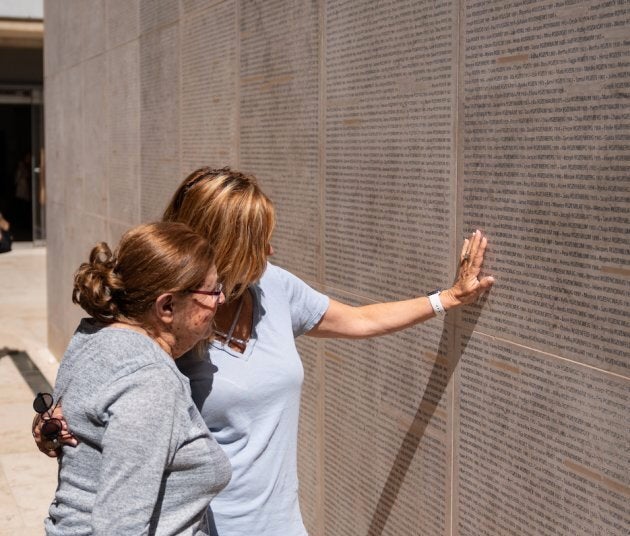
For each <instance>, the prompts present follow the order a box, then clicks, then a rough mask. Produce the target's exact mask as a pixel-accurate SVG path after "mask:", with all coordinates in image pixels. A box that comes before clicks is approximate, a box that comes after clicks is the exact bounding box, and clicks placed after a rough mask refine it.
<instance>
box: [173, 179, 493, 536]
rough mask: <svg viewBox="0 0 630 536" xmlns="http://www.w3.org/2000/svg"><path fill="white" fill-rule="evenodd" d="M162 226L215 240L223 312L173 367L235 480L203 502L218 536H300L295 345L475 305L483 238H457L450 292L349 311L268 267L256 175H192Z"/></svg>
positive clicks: (266, 220) (271, 216) (269, 225)
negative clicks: (197, 346)
mask: <svg viewBox="0 0 630 536" xmlns="http://www.w3.org/2000/svg"><path fill="white" fill-rule="evenodd" d="M164 220H167V221H179V222H183V223H186V224H188V225H189V226H191V227H192V228H193V229H195V230H197V231H198V232H199V233H201V234H203V235H204V236H211V237H213V243H214V244H215V253H216V255H217V260H216V263H217V271H218V273H219V277H220V279H221V280H222V281H223V284H224V290H225V293H226V297H227V299H226V303H225V305H224V306H223V307H222V308H221V309H220V310H219V311H218V312H217V315H216V318H215V324H216V328H215V340H214V341H213V342H212V343H211V345H210V348H209V352H208V354H207V355H206V356H205V358H204V359H198V358H196V357H195V356H193V355H187V356H184V357H183V358H182V359H180V360H178V363H177V364H178V367H179V368H180V370H181V371H182V372H183V373H184V374H186V375H187V376H188V377H189V378H190V381H191V389H192V394H193V397H194V399H195V402H196V403H197V405H198V407H199V408H200V409H201V414H202V416H203V418H204V421H205V423H206V424H207V426H208V428H209V429H210V431H211V432H212V434H213V436H214V437H215V439H216V440H217V442H218V443H219V444H220V445H221V447H222V448H223V449H224V450H225V452H226V453H227V455H228V457H229V459H230V462H231V464H232V469H233V476H232V480H231V481H230V483H229V485H228V486H227V487H226V488H225V489H224V490H223V491H222V492H221V493H220V494H219V495H218V496H217V498H216V499H215V500H214V501H213V503H212V511H213V513H214V520H215V522H216V534H218V535H219V536H241V535H248V536H249V535H251V534H256V535H257V536H277V535H279V534H281V535H283V536H304V535H306V529H305V528H304V524H303V523H302V517H301V514H300V507H299V503H298V482H297V453H296V449H297V429H298V417H299V404H300V393H301V387H302V381H303V376H304V372H303V368H302V363H301V361H300V357H299V355H298V352H297V349H296V347H295V338H296V337H297V336H299V335H302V334H306V335H309V336H313V337H348V338H350V337H352V338H366V337H373V336H377V335H384V334H387V333H392V332H395V331H398V330H401V329H404V328H407V327H410V326H413V325H415V324H418V323H420V322H424V321H425V320H427V319H429V318H432V317H434V316H435V315H442V314H444V313H445V312H446V311H448V310H451V309H453V308H455V307H458V306H460V305H462V304H465V303H471V302H473V301H474V300H476V299H477V298H478V297H479V296H480V295H481V293H483V292H484V291H486V290H488V289H489V288H490V287H491V286H492V284H493V282H494V280H493V278H492V277H483V278H481V279H480V278H479V273H480V270H481V265H482V263H483V257H484V252H485V249H486V245H487V240H486V238H485V237H484V236H482V234H481V233H480V232H479V231H475V232H474V233H473V234H472V236H471V237H470V239H467V240H465V241H464V245H463V247H462V250H461V255H460V269H459V274H458V278H457V280H456V282H455V284H454V285H453V286H452V287H450V288H448V289H446V290H444V291H442V292H440V293H434V294H432V295H431V296H422V297H418V298H413V299H409V300H403V301H398V302H390V303H380V304H371V305H366V306H361V307H352V306H350V305H346V304H343V303H340V302H338V301H336V300H333V299H330V298H328V297H327V296H325V295H324V294H322V293H320V292H318V291H316V290H314V289H312V288H311V287H310V286H308V285H307V284H306V283H304V282H303V281H301V280H300V279H299V278H297V277H295V276H294V275H292V274H291V273H289V272H287V271H286V270H283V269H281V268H279V267H277V266H274V265H273V264H271V263H269V262H268V258H269V256H271V255H272V253H273V248H272V247H271V237H272V233H273V229H274V225H275V212H274V208H273V205H272V203H271V201H270V200H269V198H267V196H266V195H265V194H264V193H263V192H262V190H261V189H260V187H259V186H258V184H257V181H256V179H255V178H254V177H252V176H250V175H245V174H242V173H239V172H237V171H233V170H230V169H229V168H223V169H216V170H213V169H210V168H201V169H199V170H197V171H195V172H193V173H192V174H191V175H189V176H188V177H187V178H186V179H185V180H184V182H183V183H182V184H181V185H180V186H179V188H178V189H177V190H176V192H175V194H174V195H173V198H172V199H171V201H170V203H169V205H168V207H167V209H166V211H165V213H164Z"/></svg>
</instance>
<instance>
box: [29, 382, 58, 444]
mask: <svg viewBox="0 0 630 536" xmlns="http://www.w3.org/2000/svg"><path fill="white" fill-rule="evenodd" d="M56 407H57V404H55V406H54V407H53V397H52V395H51V394H50V393H37V396H36V397H35V400H33V409H34V410H35V412H36V413H39V415H40V416H41V418H42V420H43V423H42V427H41V430H40V433H41V435H42V436H44V437H45V438H46V439H48V440H49V441H56V440H57V438H58V437H59V434H61V421H60V420H59V419H57V418H55V417H53V416H52V412H53V411H54V410H55V408H56Z"/></svg>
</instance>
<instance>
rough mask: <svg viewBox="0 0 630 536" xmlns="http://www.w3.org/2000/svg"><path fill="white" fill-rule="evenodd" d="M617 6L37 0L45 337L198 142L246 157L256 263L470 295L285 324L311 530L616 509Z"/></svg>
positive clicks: (621, 355)
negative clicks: (300, 386)
mask: <svg viewBox="0 0 630 536" xmlns="http://www.w3.org/2000/svg"><path fill="white" fill-rule="evenodd" d="M629 57H630V6H629V5H628V4H627V3H626V2H620V1H610V2H608V1H597V2H595V1H573V0H571V1H569V0H559V1H551V0H533V1H528V2H523V1H520V0H501V1H498V0H491V1H488V0H468V1H464V0H445V1H442V2H434V1H429V0H407V1H404V0H399V1H393V0H383V1H376V0H373V1H359V0H353V1H348V0H338V1H324V0H292V1H289V0H265V1H237V0H225V1H210V0H205V1H204V0H180V1H177V0H63V1H61V0H47V1H46V4H45V83H46V90H45V91H46V93H45V98H46V151H47V162H46V165H47V180H48V199H47V204H48V229H49V232H48V236H49V238H48V281H49V290H48V303H49V313H50V314H49V341H50V346H51V348H52V349H53V351H54V352H55V353H56V354H58V355H60V354H61V353H62V351H63V348H64V346H65V344H66V343H67V341H68V338H69V336H70V335H71V333H72V330H73V329H74V326H75V325H76V322H77V319H78V317H79V316H80V313H79V311H78V308H76V307H75V306H73V305H72V304H71V301H70V290H71V284H72V273H73V270H74V269H75V268H76V267H77V266H78V264H79V263H80V262H82V261H83V260H84V258H85V257H86V255H87V252H88V251H89V248H90V246H91V245H92V244H93V243H94V242H96V241H98V240H103V239H105V240H107V241H110V242H113V243H115V242H116V241H117V239H118V237H119V236H120V234H121V233H122V232H123V231H124V230H125V229H126V228H128V227H129V226H131V225H134V224H136V223H140V222H142V221H148V220H153V219H157V218H159V216H160V214H161V211H162V210H163V208H164V206H165V204H166V202H167V200H168V198H169V196H170V194H171V193H172V191H173V190H174V188H175V186H176V185H177V184H178V183H179V182H180V181H181V179H182V178H183V177H184V176H185V175H186V174H187V173H188V172H190V171H192V170H193V169H195V168H196V167H199V166H200V165H211V166H223V165H231V166H234V167H238V168H241V169H244V170H246V171H251V172H253V173H255V174H256V175H257V176H258V177H259V178H260V180H261V182H262V184H263V186H264V188H265V190H266V191H267V192H268V193H269V194H270V196H271V198H272V199H273V200H274V202H275V204H276V206H277V209H278V215H279V220H278V228H277V231H276V234H275V237H274V241H273V243H274V248H275V250H276V252H277V255H276V257H275V258H274V260H275V262H277V263H278V264H280V265H282V266H284V267H286V268H288V269H290V270H291V271H293V272H294V273H296V274H297V275H299V276H300V277H302V278H303V279H305V280H306V281H308V282H309V283H310V284H311V285H313V286H314V287H316V288H318V289H320V290H322V291H323V292H326V293H328V294H329V295H331V296H333V297H335V298H337V299H340V300H343V301H346V302H349V303H355V304H363V303H371V302H375V301H382V300H393V299H402V298H406V297H409V296H412V295H417V294H423V293H425V292H427V291H429V290H432V289H434V288H437V287H444V286H447V285H448V284H449V282H450V281H451V280H452V279H453V278H454V276H455V269H456V266H455V263H454V259H455V257H456V253H457V251H458V249H459V247H460V244H461V242H462V239H463V237H464V236H465V235H467V234H468V233H470V232H471V231H472V230H474V229H475V228H481V229H483V230H484V231H485V232H486V233H487V234H488V235H489V237H490V240H491V249H490V251H489V254H488V259H487V263H486V270H487V272H489V273H493V274H494V275H495V276H496V278H497V283H496V285H495V288H494V289H493V291H492V292H491V294H490V295H489V296H488V297H487V298H486V299H484V300H483V302H481V303H478V304H475V305H473V306H470V307H467V308H466V309H465V310H463V311H460V312H457V313H455V314H449V315H448V316H447V318H446V319H445V320H444V321H440V320H431V321H429V322H427V323H426V324H424V325H422V326H418V327H416V328H413V329H410V330H408V331H406V332H403V333H399V334H395V335H391V336H387V337H383V338H380V339H374V340H369V341H345V340H343V341H321V340H311V339H308V338H306V337H304V338H302V340H301V341H300V348H301V353H302V357H303V361H304V366H305V369H306V383H305V387H304V392H303V399H302V406H303V407H302V419H301V425H300V449H299V452H300V458H299V464H300V482H301V489H300V493H301V505H302V511H303V515H304V518H305V522H306V524H307V527H308V529H309V532H310V534H312V535H319V536H323V535H326V536H336V535H348V536H356V535H369V536H377V535H378V536H380V535H385V534H388V535H396V536H402V535H405V536H406V535H416V534H417V535H421V534H422V535H430V536H434V535H448V536H464V535H470V536H479V535H492V536H495V535H510V536H512V535H522V534H528V535H546V534H550V535H551V534H554V535H556V534H561V535H566V536H576V535H578V536H587V535H589V536H590V535H592V534H606V535H622V534H628V532H630V509H629V507H628V504H630V503H629V501H628V497H629V495H630V476H629V475H630V472H629V470H628V468H629V467H630V451H629V450H628V444H630V417H629V415H630V411H629V395H630V381H629V380H630V378H629V376H630V374H629V367H630V358H629V354H628V348H630V330H629V326H628V317H629V314H630V305H629V303H630V302H629V299H628V297H629V288H630V269H629V260H630V242H629V239H628V236H630V234H629V223H630V179H629V178H628V177H629V176H630V173H629V172H630V156H629V155H630V115H629V113H628V109H629V108H628V106H629V100H628V99H629V98H630V79H629V78H628V72H629V71H630V60H629V59H628V58H629Z"/></svg>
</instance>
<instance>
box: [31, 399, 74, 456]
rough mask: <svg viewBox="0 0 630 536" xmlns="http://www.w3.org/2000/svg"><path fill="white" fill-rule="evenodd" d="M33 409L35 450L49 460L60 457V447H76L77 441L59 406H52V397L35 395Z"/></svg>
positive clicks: (58, 404)
mask: <svg viewBox="0 0 630 536" xmlns="http://www.w3.org/2000/svg"><path fill="white" fill-rule="evenodd" d="M33 409H34V410H35V412H36V413H37V415H35V418H34V419H33V425H32V432H33V438H34V439H35V443H36V445H37V448H38V449H39V450H40V451H41V452H43V453H44V454H46V456H49V457H51V458H57V457H58V456H60V455H61V446H62V445H68V446H71V447H76V446H77V444H78V441H77V439H76V438H75V437H74V436H73V435H72V434H71V433H70V431H69V430H68V423H66V421H65V419H64V418H63V412H62V411H61V404H60V403H57V404H55V405H54V406H53V397H52V395H51V394H49V393H37V396H36V397H35V400H33Z"/></svg>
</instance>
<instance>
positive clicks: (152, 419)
mask: <svg viewBox="0 0 630 536" xmlns="http://www.w3.org/2000/svg"><path fill="white" fill-rule="evenodd" d="M72 297H73V301H74V302H75V303H78V304H79V305H81V307H82V308H83V309H84V310H85V311H86V312H87V313H88V314H89V315H90V316H91V318H89V319H84V320H83V321H82V322H81V323H80V325H79V327H78V329H77V330H76V332H75V334H74V336H73V337H72V340H71V342H70V345H69V346H68V349H67V350H66V352H65V354H64V357H63V360H62V362H61V365H60V368H59V372H58V375H57V381H56V384H55V390H54V397H52V396H51V395H48V394H43V393H40V394H39V395H38V396H37V398H36V400H35V403H34V407H35V408H36V411H38V412H40V413H41V414H42V421H43V424H44V427H43V429H42V432H43V433H44V434H46V435H47V436H48V439H49V440H50V441H52V442H53V444H52V445H51V446H52V447H53V448H55V447H56V446H57V445H56V441H57V437H56V436H55V428H56V432H57V433H59V432H61V426H60V423H59V421H56V419H55V418H54V417H52V415H51V410H52V407H51V406H53V398H54V400H55V401H57V403H59V402H60V401H62V402H63V413H64V417H65V420H66V421H67V424H68V426H69V428H70V429H71V430H72V433H73V434H74V436H75V437H76V438H77V439H78V445H77V446H76V448H73V449H68V448H64V449H63V456H61V457H60V463H59V484H58V487H57V491H56V493H55V499H54V501H53V503H52V505H51V507H50V511H49V517H48V518H47V519H46V522H45V527H46V534H48V535H51V536H53V535H60V536H61V535H64V536H67V535H68V534H73V535H88V534H89V535H98V534H103V535H113V534H121V535H122V534H151V535H185V534H189V535H192V534H199V535H201V534H207V533H208V529H207V522H205V521H202V518H204V516H205V512H206V509H207V506H208V503H209V502H210V499H211V498H212V497H213V496H214V495H215V494H216V493H217V492H218V491H219V490H220V489H221V488H223V487H224V486H225V485H226V484H227V482H228V480H229V478H230V465H229V462H228V460H227V458H226V456H225V454H224V453H223V451H222V450H221V448H220V447H219V446H218V445H217V443H216V441H215V440H214V439H213V438H212V437H211V436H210V434H209V433H208V429H207V428H206V426H205V425H204V423H203V420H202V418H201V416H200V414H199V411H198V410H197V408H196V407H195V406H194V404H193V403H192V400H191V397H190V387H189V383H188V380H187V379H186V378H185V377H184V376H182V374H181V373H180V372H179V371H178V370H177V367H176V366H175V360H176V359H178V358H179V357H180V356H181V355H182V354H184V353H185V352H187V351H189V350H191V349H192V348H193V347H194V346H195V345H197V344H199V343H200V341H204V340H206V339H208V337H209V336H210V335H211V334H212V319H213V317H214V314H215V312H216V310H217V306H218V305H219V304H220V303H221V302H222V300H223V294H222V291H221V287H220V285H218V283H217V273H216V269H215V267H214V265H213V252H212V248H211V246H210V244H209V242H208V241H207V240H206V239H205V238H203V237H202V236H200V235H199V234H197V233H194V232H193V231H191V230H190V229H189V228H188V227H187V226H186V225H184V224H182V223H156V224H150V225H142V226H139V227H136V228H134V229H132V230H130V231H128V232H127V233H126V234H125V235H124V236H123V238H122V240H121V242H120V245H119V247H118V249H117V251H116V252H114V253H112V252H111V250H110V248H109V247H108V246H107V244H105V243H101V244H99V245H97V246H96V247H95V248H94V249H93V250H92V252H91V254H90V260H89V262H87V263H83V264H82V265H81V266H80V267H79V269H78V271H77V272H76V275H75V279H74V291H73V296H72ZM204 349H205V348H204Z"/></svg>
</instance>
